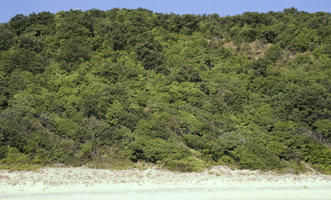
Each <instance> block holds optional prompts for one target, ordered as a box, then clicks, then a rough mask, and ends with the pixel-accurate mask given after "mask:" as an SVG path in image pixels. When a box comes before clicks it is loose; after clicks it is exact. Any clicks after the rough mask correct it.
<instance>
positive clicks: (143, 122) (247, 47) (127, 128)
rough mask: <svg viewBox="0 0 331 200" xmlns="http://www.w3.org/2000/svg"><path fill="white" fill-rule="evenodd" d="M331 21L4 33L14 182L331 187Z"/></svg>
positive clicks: (0, 104) (111, 15)
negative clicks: (200, 178)
mask: <svg viewBox="0 0 331 200" xmlns="http://www.w3.org/2000/svg"><path fill="white" fill-rule="evenodd" d="M330 23H331V14H330V13H324V12H319V13H306V12H300V11H297V10H296V9H294V8H291V9H285V10H284V11H283V12H269V13H253V12H250V13H244V14H242V15H236V16H228V17H224V18H223V17H219V16H218V15H217V14H213V15H176V14H160V13H153V12H151V11H149V10H145V9H136V10H127V9H112V10H109V11H100V10H89V11H86V12H82V11H78V10H71V11H68V12H58V13H56V14H52V13H48V12H41V13H38V14H35V13H34V14H31V15H29V16H24V15H16V16H15V17H13V18H12V19H11V20H10V21H9V22H8V23H5V24H0V160H1V165H0V166H1V168H9V169H28V168H31V167H35V166H44V165H48V164H54V163H64V164H66V165H74V166H81V165H87V166H93V167H104V168H108V167H111V168H123V167H129V166H131V165H133V163H136V162H147V163H155V164H158V165H162V166H164V167H166V168H168V169H172V170H181V171H199V170H201V169H203V168H204V167H206V166H208V165H210V164H225V165H228V166H232V167H236V168H241V169H261V170H281V171H284V170H285V171H293V170H294V171H297V172H300V171H304V170H305V168H306V167H305V165H306V164H309V165H310V166H312V167H313V168H315V169H316V170H319V171H321V172H324V173H329V174H330V173H331V148H330V142H331V70H330V68H331V24H330Z"/></svg>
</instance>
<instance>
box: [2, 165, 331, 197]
mask: <svg viewBox="0 0 331 200" xmlns="http://www.w3.org/2000/svg"><path fill="white" fill-rule="evenodd" d="M7 199H8V200H120V199H125V200H130V199H132V200H140V199H141V200H142V199H144V200H176V199H178V200H186V199H187V200H210V199H215V200H216V199H217V200H222V199H224V200H234V199H238V200H239V199H240V200H253V199H254V200H275V199H277V200H289V199H291V200H313V199H314V200H315V199H316V200H326V199H327V200H331V176H327V175H321V174H302V175H290V174H286V175H276V174H273V173H262V172H258V171H248V170H230V169H228V168H226V167H221V166H220V167H214V168H212V169H210V170H206V171H204V172H201V173H174V172H169V171H164V170H156V169H147V170H137V169H133V170H120V171H116V170H103V169H88V168H44V169H40V170H38V171H37V172H31V171H28V172H27V171H25V172H8V171H6V170H0V200H7Z"/></svg>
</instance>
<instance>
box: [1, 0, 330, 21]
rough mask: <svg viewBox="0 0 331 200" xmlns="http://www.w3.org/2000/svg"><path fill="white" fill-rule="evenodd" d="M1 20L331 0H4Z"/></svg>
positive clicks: (318, 5)
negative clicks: (72, 13)
mask: <svg viewBox="0 0 331 200" xmlns="http://www.w3.org/2000/svg"><path fill="white" fill-rule="evenodd" d="M0 5H1V6H0V23H4V22H8V21H9V20H10V18H12V17H14V16H15V15H16V14H24V15H28V14H31V13H33V12H35V13H38V12H41V11H49V12H52V13H56V12H58V11H62V10H64V11H66V10H70V9H80V10H89V9H93V8H97V9H100V10H109V9H112V8H128V9H134V8H139V7H140V8H147V9H149V10H152V11H154V12H161V13H177V14H213V13H217V14H219V15H220V16H227V15H235V14H241V13H243V12H247V11H255V12H268V11H282V10H283V9H284V8H290V7H295V8H297V9H298V10H300V11H307V12H317V11H324V12H331V0H0Z"/></svg>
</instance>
